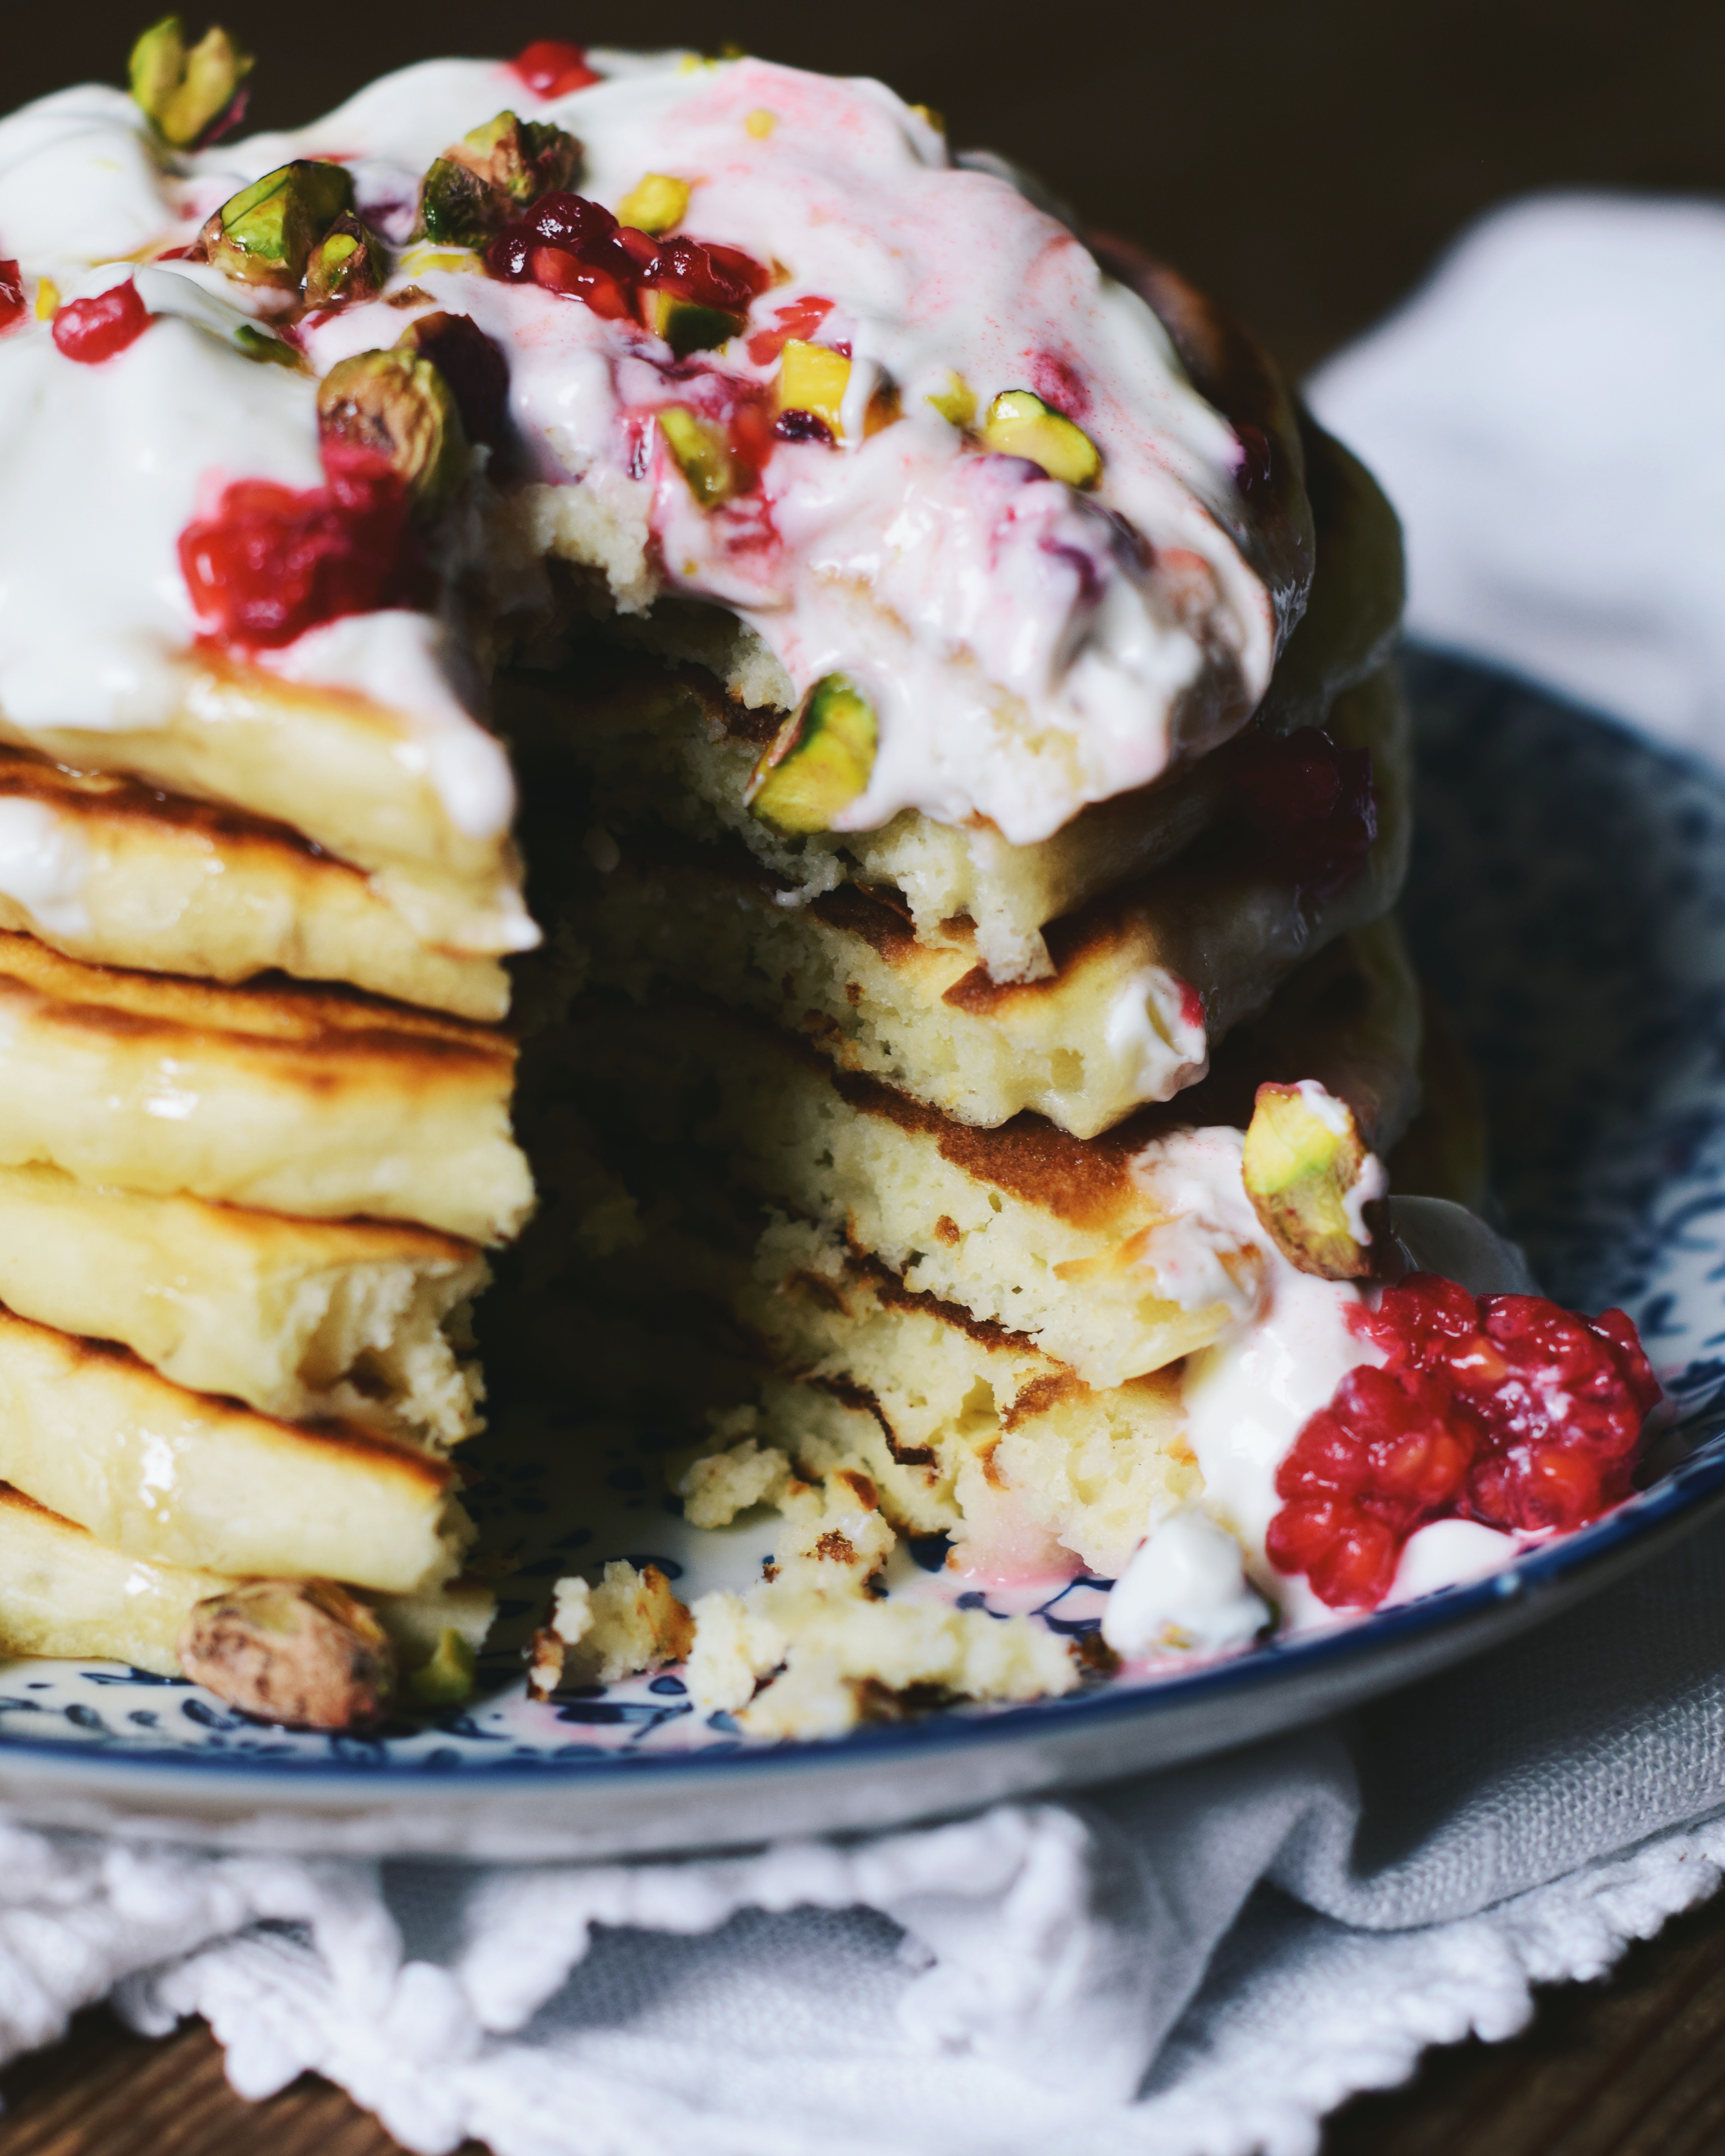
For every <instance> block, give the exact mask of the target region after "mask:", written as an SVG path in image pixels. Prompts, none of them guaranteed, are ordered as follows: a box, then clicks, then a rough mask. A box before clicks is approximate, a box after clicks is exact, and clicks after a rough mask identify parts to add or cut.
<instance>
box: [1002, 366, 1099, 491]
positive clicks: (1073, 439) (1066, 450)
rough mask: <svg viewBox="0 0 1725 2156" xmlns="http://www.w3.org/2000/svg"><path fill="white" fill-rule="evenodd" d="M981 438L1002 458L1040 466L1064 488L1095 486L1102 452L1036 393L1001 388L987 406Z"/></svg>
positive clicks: (1086, 435)
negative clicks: (1001, 390) (1063, 483)
mask: <svg viewBox="0 0 1725 2156" xmlns="http://www.w3.org/2000/svg"><path fill="white" fill-rule="evenodd" d="M983 442H984V444H986V445H987V446H988V448H989V449H998V450H999V452H1000V453H1001V454H1002V455H1004V456H1009V457H1023V458H1024V459H1027V460H1028V461H1029V463H1031V464H1033V465H1041V467H1042V469H1043V470H1044V471H1045V472H1046V473H1047V474H1048V475H1049V477H1050V479H1058V480H1065V483H1066V485H1068V486H1094V485H1096V481H1097V480H1098V479H1099V478H1100V477H1101V470H1102V455H1101V450H1100V449H1097V447H1096V444H1095V443H1094V442H1093V441H1091V438H1090V436H1089V435H1088V434H1086V433H1085V431H1084V429H1083V428H1082V427H1080V426H1077V425H1076V424H1075V423H1073V422H1072V421H1071V420H1070V419H1069V418H1066V417H1065V414H1064V413H1060V412H1056V411H1055V409H1054V408H1053V406H1052V405H1050V404H1045V403H1043V401H1042V399H1041V398H1040V397H1039V396H1037V395H1036V393H1034V390H1029V389H1008V390H1004V391H1003V392H1002V393H1001V394H1000V395H999V397H997V398H995V399H994V401H993V403H992V404H991V405H990V406H989V407H988V418H986V419H985V420H984V421H983Z"/></svg>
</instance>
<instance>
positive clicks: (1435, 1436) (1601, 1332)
mask: <svg viewBox="0 0 1725 2156" xmlns="http://www.w3.org/2000/svg"><path fill="white" fill-rule="evenodd" d="M1363 1329H1364V1330H1365V1331H1366V1332H1367V1333H1368V1336H1369V1337H1371V1339H1372V1340H1373V1342H1374V1343H1375V1344H1376V1346H1377V1347H1378V1349H1379V1350H1380V1351H1381V1352H1382V1353H1384V1355H1385V1357H1386V1358H1387V1359H1386V1361H1385V1362H1384V1365H1383V1367H1382V1368H1378V1367H1375V1366H1373V1365H1370V1364H1368V1365H1364V1366H1363V1367H1361V1368H1357V1369H1353V1370H1350V1371H1348V1373H1347V1374H1346V1375H1345V1376H1344V1377H1343V1379H1342V1381H1341V1383H1339V1384H1338V1385H1337V1388H1336V1391H1335V1394H1334V1396H1333V1398H1332V1399H1331V1401H1330V1403H1329V1405H1328V1406H1327V1407H1326V1408H1322V1409H1319V1411H1318V1412H1317V1414H1314V1415H1313V1416H1312V1417H1311V1418H1310V1419H1309V1420H1308V1421H1307V1423H1306V1424H1305V1426H1304V1427H1303V1428H1302V1429H1301V1431H1300V1434H1299V1435H1298V1436H1297V1437H1296V1439H1295V1440H1294V1442H1293V1444H1292V1445H1291V1446H1290V1447H1289V1449H1288V1453H1287V1455H1286V1458H1285V1459H1284V1460H1283V1461H1282V1463H1281V1466H1280V1467H1279V1468H1278V1470H1277V1471H1276V1495H1277V1496H1279V1497H1281V1498H1283V1499H1284V1500H1286V1502H1285V1503H1284V1505H1283V1507H1282V1509H1281V1512H1278V1513H1277V1514H1276V1518H1275V1519H1274V1520H1273V1521H1272V1522H1271V1529H1270V1533H1269V1536H1268V1538H1267V1542H1266V1547H1267V1548H1268V1549H1269V1552H1270V1556H1271V1562H1272V1563H1275V1564H1276V1565H1277V1566H1278V1567H1279V1568H1281V1570H1283V1571H1284V1572H1291V1573H1305V1574H1306V1575H1307V1578H1309V1579H1310V1580H1311V1582H1312V1588H1313V1589H1314V1591H1315V1592H1316V1593H1317V1594H1318V1596H1319V1597H1320V1599H1322V1600H1323V1601H1325V1602H1327V1603H1329V1604H1332V1606H1335V1607H1337V1608H1341V1607H1348V1608H1354V1607H1370V1606H1373V1604H1375V1603H1376V1602H1378V1601H1381V1600H1382V1599H1383V1597H1384V1594H1386V1593H1387V1592H1388V1591H1389V1585H1390V1584H1391V1582H1392V1581H1393V1580H1394V1575H1395V1567H1396V1564H1397V1563H1398V1562H1399V1557H1400V1552H1401V1548H1402V1545H1403V1544H1404V1543H1405V1542H1406V1540H1407V1538H1408V1537H1409V1535H1410V1534H1412V1533H1414V1532H1415V1531H1416V1530H1417V1529H1418V1528H1419V1527H1422V1526H1424V1525H1425V1523H1426V1522H1428V1521H1430V1520H1433V1519H1456V1518H1460V1519H1474V1520H1479V1521H1482V1522H1485V1523H1486V1525H1488V1526H1491V1527H1502V1528H1505V1529H1507V1530H1509V1531H1510V1532H1521V1533H1537V1532H1543V1531H1547V1530H1556V1531H1558V1532H1568V1530H1570V1529H1572V1528H1574V1527H1584V1526H1585V1525H1586V1523H1587V1522H1589V1520H1594V1519H1597V1518H1598V1517H1599V1515H1600V1513H1601V1512H1604V1511H1605V1510H1606V1509H1607V1508H1608V1507H1609V1506H1611V1505H1615V1504H1616V1503H1619V1502H1620V1501H1621V1500H1622V1499H1623V1498H1624V1497H1625V1496H1628V1494H1629V1490H1630V1466H1631V1465H1632V1462H1633V1459H1634V1455H1635V1447H1636V1445H1637V1444H1638V1443H1639V1441H1640V1434H1641V1426H1642V1424H1643V1422H1644V1421H1645V1418H1646V1415H1647V1413H1648V1411H1649V1409H1651V1408H1652V1407H1653V1406H1654V1404H1656V1401H1657V1400H1658V1399H1659V1385H1658V1381H1657V1380H1656V1378H1655V1377H1654V1375H1653V1372H1652V1370H1651V1367H1650V1366H1649V1364H1648V1362H1647V1358H1646V1357H1645V1354H1644V1353H1642V1349H1641V1343H1640V1340H1639V1339H1638V1338H1637V1337H1636V1335H1635V1327H1634V1326H1633V1325H1632V1324H1631V1323H1630V1320H1629V1319H1628V1318H1627V1317H1625V1315H1624V1313H1623V1312H1621V1311H1620V1310H1614V1311H1608V1312H1605V1313H1604V1316H1603V1317H1599V1318H1597V1319H1589V1318H1586V1317H1579V1316H1578V1315H1577V1314H1576V1313H1575V1312H1573V1311H1566V1310H1562V1309H1559V1308H1558V1306H1557V1305H1556V1304H1555V1303H1553V1302H1548V1301H1546V1300H1545V1298H1544V1297H1543V1296H1527V1295H1499V1296H1483V1297H1481V1298H1479V1299H1478V1300H1476V1299H1475V1297H1474V1296H1471V1295H1469V1294H1468V1292H1467V1291H1466V1289H1465V1288H1462V1287H1458V1286H1456V1285H1455V1282H1454V1281H1444V1280H1439V1279H1437V1278H1435V1276H1433V1275H1431V1274H1430V1273H1414V1274H1411V1275H1409V1277H1408V1278H1407V1279H1406V1280H1404V1281H1400V1282H1399V1283H1398V1285H1397V1286H1394V1287H1390V1288H1386V1289H1384V1291H1383V1293H1382V1295H1381V1296H1380V1297H1379V1300H1378V1308H1377V1309H1376V1311H1375V1312H1372V1313H1371V1314H1370V1315H1369V1317H1368V1318H1367V1320H1366V1322H1365V1326H1364V1328H1363ZM1386 1552H1387V1553H1388V1554H1387V1555H1386ZM1374 1582H1377V1583H1378V1584H1377V1585H1375V1587H1374V1586H1373V1583H1374Z"/></svg>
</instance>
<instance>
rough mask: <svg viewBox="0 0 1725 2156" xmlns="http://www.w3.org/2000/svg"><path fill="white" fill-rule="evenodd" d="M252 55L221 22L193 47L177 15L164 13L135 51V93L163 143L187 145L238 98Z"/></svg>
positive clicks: (131, 71)
mask: <svg viewBox="0 0 1725 2156" xmlns="http://www.w3.org/2000/svg"><path fill="white" fill-rule="evenodd" d="M251 71H252V56H251V54H249V53H248V52H245V51H243V50H242V49H241V48H240V47H239V46H238V45H236V44H234V40H233V38H231V37H229V36H228V33H227V31H225V30H224V29H223V28H220V26H219V25H217V26H215V27H213V28H210V29H208V30H206V31H205V32H204V33H203V36H202V37H201V38H199V39H198V43H197V44H195V45H193V47H192V48H191V49H189V51H188V50H187V45H186V38H185V33H184V31H183V30H182V27H181V23H180V18H179V17H178V16H177V15H164V16H163V17H162V20H161V21H160V22H159V23H154V24H152V25H151V28H149V29H147V30H146V31H145V33H144V34H143V35H142V37H141V38H139V39H138V41H137V43H136V44H135V45H134V46H133V47H132V49H131V64H130V67H129V69H128V73H129V75H130V78H131V94H132V96H133V97H134V98H135V99H136V101H137V103H138V104H139V105H141V107H142V109H143V110H144V111H145V112H146V113H147V114H148V115H149V116H150V118H151V120H152V121H155V123H156V126H157V131H158V133H159V134H160V135H161V136H162V139H163V141H167V142H171V143H172V145H173V146H174V148H175V149H177V150H183V149H187V148H189V147H190V146H191V145H192V144H193V143H194V142H196V141H198V137H199V136H202V135H204V134H207V133H208V131H209V130H210V129H211V128H212V127H213V126H214V125H215V123H216V122H217V121H218V120H219V119H220V118H221V117H222V115H223V113H224V112H226V111H227V110H228V109H229V107H230V106H231V105H233V103H234V99H235V98H236V97H238V96H239V91H240V86H241V85H242V84H243V83H244V80H245V79H246V77H247V76H248V75H249V74H250V73H251Z"/></svg>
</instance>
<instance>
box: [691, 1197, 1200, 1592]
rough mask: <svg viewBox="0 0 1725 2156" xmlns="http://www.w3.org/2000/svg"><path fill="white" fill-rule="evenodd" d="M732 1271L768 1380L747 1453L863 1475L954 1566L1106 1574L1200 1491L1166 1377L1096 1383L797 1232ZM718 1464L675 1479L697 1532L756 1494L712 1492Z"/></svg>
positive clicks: (1174, 1383) (1174, 1380) (719, 1484)
mask: <svg viewBox="0 0 1725 2156" xmlns="http://www.w3.org/2000/svg"><path fill="white" fill-rule="evenodd" d="M729 1270H730V1273H731V1278H730V1281H729V1283H728V1286H729V1294H728V1298H727V1299H728V1301H729V1302H730V1305H731V1307H732V1312H733V1314H734V1316H735V1317H736V1318H737V1320H738V1321H739V1322H741V1323H742V1325H743V1326H744V1327H745V1328H746V1329H747V1331H748V1332H750V1333H751V1334H752V1337H754V1338H755V1339H756V1341H757V1342H758V1343H759V1345H760V1347H761V1349H762V1353H763V1355H764V1357H765V1358H766V1359H767V1361H768V1364H769V1368H770V1372H771V1373H770V1374H769V1375H768V1376H767V1377H766V1378H765V1379H764V1380H763V1382H762V1385H761V1389H760V1392H759V1395H758V1405H757V1411H756V1412H755V1414H753V1416H752V1418H750V1417H748V1415H747V1411H745V1414H744V1415H742V1416H738V1415H737V1414H735V1413H733V1414H732V1415H731V1416H729V1417H727V1418H726V1424H725V1427H726V1430H736V1429H739V1428H743V1427H746V1428H747V1433H748V1435H747V1438H746V1439H745V1440H743V1443H744V1445H745V1447H746V1448H747V1451H748V1453H749V1454H750V1455H752V1456H753V1458H755V1459H758V1458H759V1457H760V1448H762V1447H763V1446H770V1447H773V1448H774V1449H776V1450H778V1452H780V1453H781V1454H782V1455H783V1456H784V1457H785V1458H786V1459H787V1460H788V1461H789V1463H790V1464H791V1466H793V1467H794V1468H795V1470H796V1471H797V1472H798V1474H799V1475H801V1476H803V1477H805V1478H806V1479H809V1480H811V1481H813V1480H819V1479H820V1478H823V1477H825V1476H831V1475H833V1474H834V1473H836V1472H837V1471H839V1470H841V1469H847V1468H855V1469H860V1470H861V1471H863V1472H864V1473H865V1474H866V1475H867V1476H869V1478H870V1481H872V1482H873V1483H874V1485H875V1488H876V1489H877V1490H878V1491H879V1492H880V1503H881V1507H882V1510H883V1511H884V1512H886V1517H887V1518H888V1519H889V1520H890V1521H891V1524H892V1526H893V1527H895V1529H896V1530H897V1532H899V1533H901V1534H906V1535H930V1534H945V1535H947V1536H949V1537H952V1540H953V1541H954V1542H955V1543H957V1545H958V1548H957V1554H956V1556H955V1557H954V1558H953V1563H954V1564H955V1565H957V1567H959V1568H964V1569H971V1570H975V1571H978V1572H980V1573H997V1574H999V1573H1006V1572H1009V1571H1012V1570H1014V1569H1016V1570H1019V1571H1024V1572H1029V1573H1035V1572H1038V1571H1040V1570H1046V1569H1049V1568H1053V1569H1055V1570H1058V1568H1059V1567H1060V1563H1062V1562H1063V1561H1070V1556H1071V1555H1076V1557H1077V1558H1079V1559H1080V1560H1081V1562H1082V1563H1083V1564H1084V1566H1085V1568H1086V1570H1088V1571H1090V1572H1092V1573H1097V1574H1098V1575H1100V1576H1101V1578H1106V1579H1111V1578H1115V1577H1116V1576H1117V1574H1118V1573H1119V1572H1120V1571H1121V1569H1122V1567H1123V1566H1124V1565H1125V1563H1126V1561H1127V1558H1129V1557H1130V1556H1131V1555H1132V1551H1133V1550H1134V1549H1135V1548H1137V1544H1138V1543H1139V1541H1140V1540H1141V1539H1142V1537H1143V1535H1144V1534H1145V1532H1147V1527H1148V1525H1149V1523H1150V1522H1153V1521H1154V1520H1156V1519H1158V1518H1160V1517H1162V1516H1163V1514H1164V1513H1166V1512H1170V1511H1172V1510H1173V1507H1175V1506H1176V1505H1177V1504H1178V1503H1180V1502H1181V1501H1183V1500H1184V1499H1185V1498H1187V1497H1189V1496H1193V1495H1194V1494H1195V1492H1196V1491H1197V1489H1198V1488H1199V1476H1198V1472H1197V1469H1196V1467H1195V1466H1194V1462H1193V1460H1192V1457H1191V1455H1190V1453H1189V1451H1188V1450H1187V1449H1186V1446H1185V1444H1184V1441H1183V1430H1184V1424H1185V1416H1184V1411H1183V1407H1182V1405H1181V1401H1180V1388H1179V1383H1178V1373H1175V1372H1173V1371H1169V1370H1167V1369H1164V1370H1160V1371H1158V1372H1157V1373H1154V1374H1153V1375H1152V1376H1147V1377H1142V1378H1135V1379H1133V1380H1132V1381H1131V1382H1130V1383H1127V1384H1124V1385H1120V1386H1117V1387H1114V1388H1112V1389H1104V1390H1096V1389H1092V1388H1091V1387H1090V1386H1087V1385H1086V1384H1085V1383H1083V1382H1082V1381H1081V1379H1080V1378H1077V1377H1076V1375H1075V1374H1074V1373H1073V1372H1072V1371H1070V1369H1068V1368H1065V1365H1063V1364H1061V1363H1057V1362H1055V1361H1054V1360H1053V1359H1052V1358H1050V1357H1049V1356H1047V1355H1045V1354H1044V1353H1042V1352H1041V1351H1040V1349H1039V1348H1038V1347H1036V1346H1035V1344H1034V1342H1031V1341H1030V1340H1028V1339H1026V1338H1025V1337H1023V1336H1022V1335H1020V1334H1014V1333H1012V1332H1007V1331H1006V1330H1005V1329H1004V1327H1001V1326H999V1325H992V1324H985V1323H983V1322H979V1321H978V1320H977V1319H976V1318H974V1317H971V1316H970V1314H969V1313H968V1312H966V1311H964V1310H962V1309H960V1308H958V1307H957V1306H956V1305H953V1304H951V1303H943V1302H941V1301H937V1299H936V1298H935V1297H933V1296H928V1295H916V1294H913V1293H911V1291H909V1290H907V1289H906V1287H905V1286H904V1284H903V1282H902V1281H900V1280H899V1279H897V1278H896V1276H894V1275H892V1274H891V1273H889V1272H888V1271H887V1270H886V1269H885V1268H884V1267H883V1266H880V1265H875V1264H873V1263H871V1262H870V1261H868V1260H857V1259H855V1258H851V1257H849V1256H848V1255H846V1254H845V1251H844V1250H843V1248H842V1246H841V1245H838V1244H836V1243H835V1242H834V1240H833V1239H832V1238H831V1237H830V1236H829V1235H824V1234H823V1233H822V1232H821V1231H820V1230H819V1229H815V1228H814V1227H812V1226H810V1225H809V1224H807V1223H805V1222H800V1221H781V1222H778V1223H777V1224H774V1225H772V1226H770V1227H769V1228H768V1229H767V1231H766V1233H765V1235H763V1236H762V1240H761V1243H760V1245H759V1247H758V1249H757V1251H756V1253H755V1255H754V1258H753V1260H752V1263H751V1264H749V1265H747V1266H746V1267H745V1266H733V1267H732V1268H730V1269H729ZM722 1458H723V1455H721V1460H722ZM719 1465H720V1462H719V1461H716V1460H714V1459H713V1458H712V1457H711V1456H708V1457H706V1458H704V1459H702V1460H699V1461H697V1462H696V1465H695V1466H694V1467H693V1468H692V1469H691V1471H690V1473H689V1474H688V1475H687V1476H685V1479H684V1481H683V1482H682V1485H681V1487H682V1490H683V1493H684V1497H685V1511H686V1512H689V1513H690V1516H691V1517H692V1518H694V1519H695V1521H696V1524H697V1525H700V1526H722V1525H723V1524H725V1521H726V1518H727V1517H729V1516H730V1511H731V1509H732V1506H733V1505H734V1503H735V1501H736V1500H737V1498H739V1497H740V1498H741V1499H742V1501H743V1502H744V1503H748V1502H754V1501H758V1500H759V1496H761V1495H762V1494H764V1493H763V1492H762V1491H761V1490H760V1489H759V1488H758V1487H757V1488H756V1489H755V1490H753V1491H751V1489H750V1487H749V1486H748V1484H747V1482H745V1483H744V1484H743V1485H742V1487H741V1488H738V1487H737V1486H736V1485H735V1481H734V1477H732V1478H731V1480H732V1488H731V1492H730V1497H729V1499H728V1500H727V1499H724V1498H721V1495H720V1492H721V1490H722V1488H723V1487H724V1481H723V1480H721V1476H720V1475H719V1474H718V1473H717V1472H716V1470H717V1469H718V1467H719ZM756 1473H757V1476H758V1469H757V1470H756ZM691 1491H696V1492H698V1493H699V1496H698V1497H697V1498H696V1499H695V1500H693V1501H691Z"/></svg>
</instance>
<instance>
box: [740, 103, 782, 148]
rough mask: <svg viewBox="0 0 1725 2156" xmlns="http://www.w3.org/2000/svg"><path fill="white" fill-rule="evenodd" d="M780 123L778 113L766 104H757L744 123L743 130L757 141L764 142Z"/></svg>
mask: <svg viewBox="0 0 1725 2156" xmlns="http://www.w3.org/2000/svg"><path fill="white" fill-rule="evenodd" d="M742 126H743V132H744V133H745V134H746V135H752V136H753V137H754V139H755V141H757V142H764V141H766V140H767V137H768V136H769V135H770V134H771V133H772V132H773V129H774V128H775V127H777V126H778V114H777V113H776V112H774V111H773V110H771V109H770V108H769V107H768V106H767V105H757V106H756V107H755V109H754V110H753V111H752V112H751V113H750V114H749V115H747V118H746V119H745V120H744V121H743V123H742Z"/></svg>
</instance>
